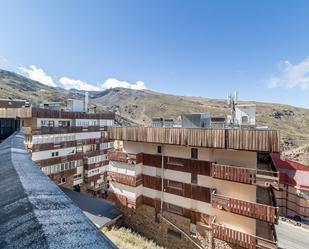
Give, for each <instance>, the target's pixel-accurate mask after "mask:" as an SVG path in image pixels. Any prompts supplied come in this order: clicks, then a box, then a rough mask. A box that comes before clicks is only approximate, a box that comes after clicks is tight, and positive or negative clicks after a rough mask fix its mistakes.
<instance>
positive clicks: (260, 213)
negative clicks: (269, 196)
mask: <svg viewBox="0 0 309 249" xmlns="http://www.w3.org/2000/svg"><path fill="white" fill-rule="evenodd" d="M211 204H212V206H213V207H214V208H218V209H220V210H224V211H227V212H231V213H235V214H239V215H243V216H247V217H251V218H254V219H259V220H262V221H266V222H270V223H273V224H277V223H278V218H279V215H278V207H272V206H268V205H264V204H259V203H254V202H247V201H242V200H238V199H233V198H230V197H227V196H223V195H219V194H216V193H215V192H213V193H212V195H211Z"/></svg>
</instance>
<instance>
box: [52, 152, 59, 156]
mask: <svg viewBox="0 0 309 249" xmlns="http://www.w3.org/2000/svg"><path fill="white" fill-rule="evenodd" d="M51 155H52V157H54V156H59V152H58V151H55V152H52V154H51Z"/></svg>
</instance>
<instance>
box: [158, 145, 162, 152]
mask: <svg viewBox="0 0 309 249" xmlns="http://www.w3.org/2000/svg"><path fill="white" fill-rule="evenodd" d="M157 153H158V154H161V153H162V146H161V145H158V146H157Z"/></svg>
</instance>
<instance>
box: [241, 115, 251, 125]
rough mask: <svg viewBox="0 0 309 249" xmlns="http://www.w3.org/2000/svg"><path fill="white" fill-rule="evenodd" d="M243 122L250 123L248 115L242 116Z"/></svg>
mask: <svg viewBox="0 0 309 249" xmlns="http://www.w3.org/2000/svg"><path fill="white" fill-rule="evenodd" d="M241 123H242V124H247V123H249V117H248V116H242V117H241Z"/></svg>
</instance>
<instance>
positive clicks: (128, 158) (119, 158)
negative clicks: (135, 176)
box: [107, 150, 143, 164]
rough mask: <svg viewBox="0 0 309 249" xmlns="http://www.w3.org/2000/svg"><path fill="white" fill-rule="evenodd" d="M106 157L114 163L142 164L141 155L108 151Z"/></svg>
mask: <svg viewBox="0 0 309 249" xmlns="http://www.w3.org/2000/svg"><path fill="white" fill-rule="evenodd" d="M107 157H108V159H109V160H110V161H116V162H122V163H128V164H139V163H142V162H143V154H142V153H138V154H132V153H125V152H122V151H117V150H109V151H108V153H107Z"/></svg>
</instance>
